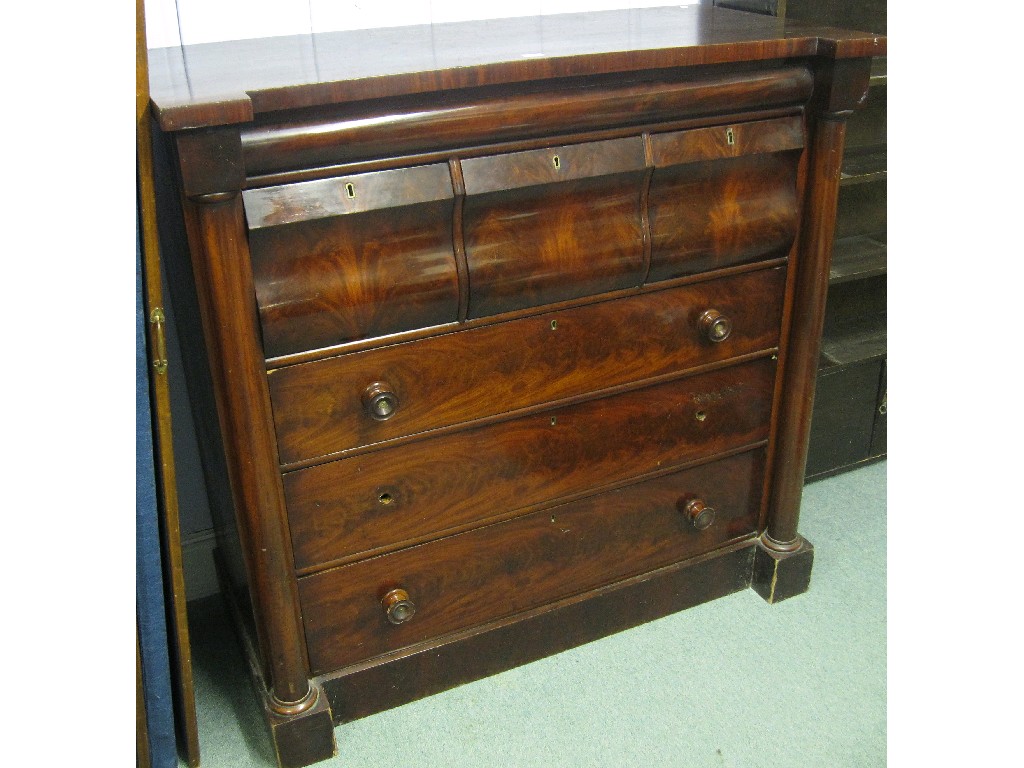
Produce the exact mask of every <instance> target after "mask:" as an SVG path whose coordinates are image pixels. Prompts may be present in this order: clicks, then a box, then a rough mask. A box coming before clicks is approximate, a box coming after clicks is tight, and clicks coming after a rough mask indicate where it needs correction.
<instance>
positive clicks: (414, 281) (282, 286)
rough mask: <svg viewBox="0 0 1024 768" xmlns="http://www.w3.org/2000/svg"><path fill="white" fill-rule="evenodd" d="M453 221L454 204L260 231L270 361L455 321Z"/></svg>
mask: <svg viewBox="0 0 1024 768" xmlns="http://www.w3.org/2000/svg"><path fill="white" fill-rule="evenodd" d="M441 168H442V169H443V170H444V172H445V176H447V175H448V172H447V169H446V168H444V166H441ZM452 215H453V199H452V198H450V197H449V198H448V199H446V200H440V201H437V202H431V203H422V204H419V205H406V206H403V207H401V208H383V209H377V210H369V211H367V212H365V213H358V214H351V215H345V216H335V217H332V218H327V219H315V220H310V221H305V222H302V223H300V224H291V225H287V226H280V227H270V228H266V229H256V230H253V231H252V232H251V233H250V238H249V240H250V248H251V251H252V265H253V278H254V280H255V287H256V297H257V300H258V302H259V311H260V322H261V325H262V328H263V350H264V354H265V356H266V357H274V356H278V355H286V354H289V353H293V352H301V351H304V350H310V349H318V348H320V347H327V346H331V345H333V344H339V343H342V342H345V341H352V340H354V339H361V338H366V337H370V336H380V335H384V334H387V333H393V332H396V331H403V330H408V329H411V328H423V327H427V326H432V325H439V324H441V323H446V322H453V321H455V320H456V319H457V317H458V311H459V276H458V269H457V266H456V263H455V251H454V244H453V242H452Z"/></svg>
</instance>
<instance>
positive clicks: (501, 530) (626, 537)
mask: <svg viewBox="0 0 1024 768" xmlns="http://www.w3.org/2000/svg"><path fill="white" fill-rule="evenodd" d="M763 472H764V451H763V450H760V449H759V450H756V451H754V452H749V453H742V454H739V455H736V456H732V457H730V458H728V459H723V460H721V461H719V462H715V463H713V464H708V465H704V466H702V467H700V468H698V469H691V470H687V471H683V472H680V473H676V474H671V475H665V476H663V477H659V478H657V479H655V480H651V481H648V482H646V483H642V484H640V485H636V486H629V487H626V488H620V489H618V490H615V491H611V492H609V493H606V494H601V495H598V496H595V497H591V498H588V499H583V500H579V501H576V502H573V503H570V504H566V505H562V506H557V507H553V508H551V509H546V510H542V511H539V512H536V513H533V514H530V515H526V516H525V517H521V518H517V519H515V520H511V521H508V522H505V523H499V524H496V525H493V526H488V527H485V528H478V529H476V530H473V531H469V532H466V533H462V534H459V535H457V536H453V537H450V538H447V539H443V540H441V541H436V542H431V543H429V544H424V545H422V546H418V547H413V548H411V549H406V550H403V551H401V552H397V553H393V554H389V555H384V556H382V557H376V558H372V559H370V560H366V561H363V562H361V563H355V564H352V565H349V566H345V567H342V568H337V569H332V570H329V571H326V572H324V573H321V574H316V575H314V576H308V577H305V578H302V579H300V580H299V590H300V594H301V600H302V606H303V619H304V625H305V628H306V638H307V641H308V643H309V651H310V665H311V668H312V671H313V673H314V674H319V673H322V672H325V671H329V670H331V669H334V668H337V667H339V666H343V665H346V664H352V663H355V662H357V661H361V660H363V659H367V658H372V657H373V656H376V655H379V654H381V653H385V652H387V651H392V650H395V649H397V648H401V647H404V646H407V645H411V644H413V643H416V642H419V641H422V640H424V639H427V638H430V637H433V636H437V635H441V634H445V633H448V632H452V631H457V630H459V629H462V628H464V627H468V626H472V625H474V624H480V623H483V622H486V621H491V620H493V619H496V618H499V617H501V616H504V615H508V614H511V613H516V612H519V611H524V610H527V609H530V608H533V607H535V606H538V605H542V604H544V603H546V602H549V601H551V600H556V599H558V598H561V597H565V596H568V595H571V594H573V593H575V592H579V591H582V590H586V589H593V588H595V587H599V586H602V585H605V584H609V583H612V582H615V581H618V580H620V579H623V578H626V577H629V576H632V575H635V574H638V573H642V572H644V571H647V570H651V569H654V568H657V567H660V566H663V565H667V564H669V563H672V562H676V561H679V560H682V559H685V558H687V557H692V556H693V555H695V554H699V553H702V552H708V551H711V550H713V549H715V548H717V547H719V546H721V545H722V544H724V543H726V542H728V541H730V540H733V539H736V538H737V537H740V536H743V535H745V534H750V533H752V532H753V531H754V530H755V528H756V525H757V518H758V510H759V504H760V496H761V481H762V476H763ZM695 497H700V498H702V499H704V500H705V501H706V502H707V503H708V505H710V506H713V507H714V508H715V509H716V512H717V518H716V522H715V523H714V524H713V525H712V526H711V527H710V528H708V529H706V530H704V531H697V530H696V529H695V528H694V527H693V526H692V525H691V524H690V522H689V520H688V519H687V518H686V516H685V515H684V514H683V512H682V511H681V508H682V507H683V506H684V505H685V504H686V502H687V501H689V500H690V499H692V498H695ZM395 587H400V588H402V589H404V590H405V591H406V592H408V593H409V597H410V598H411V599H412V600H413V601H414V602H415V603H416V614H415V616H413V618H412V619H410V620H409V621H408V622H406V623H404V624H401V625H397V626H396V625H393V624H391V623H390V622H389V621H388V620H387V618H386V617H385V615H384V612H383V610H382V608H381V604H380V597H381V594H383V593H384V592H386V591H388V590H389V589H393V588H395Z"/></svg>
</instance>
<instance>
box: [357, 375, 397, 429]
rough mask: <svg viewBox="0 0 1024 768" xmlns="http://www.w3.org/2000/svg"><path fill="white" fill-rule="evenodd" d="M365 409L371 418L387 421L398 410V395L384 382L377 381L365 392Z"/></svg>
mask: <svg viewBox="0 0 1024 768" xmlns="http://www.w3.org/2000/svg"><path fill="white" fill-rule="evenodd" d="M363 407H364V408H365V409H366V413H367V415H368V416H370V418H372V419H376V420H377V421H386V420H387V419H390V418H391V417H392V416H394V415H395V411H397V410H398V395H396V394H395V393H394V392H393V391H392V390H391V387H389V386H388V385H387V384H385V383H384V382H383V381H375V382H374V383H373V384H371V385H370V386H368V387H367V388H366V389H365V390H363Z"/></svg>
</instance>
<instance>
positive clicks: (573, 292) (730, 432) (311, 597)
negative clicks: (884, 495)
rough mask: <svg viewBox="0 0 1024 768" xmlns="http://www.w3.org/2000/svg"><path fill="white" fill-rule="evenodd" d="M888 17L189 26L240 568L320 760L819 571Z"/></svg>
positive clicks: (226, 484) (310, 750)
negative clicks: (299, 29) (876, 76)
mask: <svg viewBox="0 0 1024 768" xmlns="http://www.w3.org/2000/svg"><path fill="white" fill-rule="evenodd" d="M884 50H885V41H884V39H883V38H880V37H878V36H875V35H866V34H862V33H854V32H842V31H839V30H836V29H819V28H817V27H815V26H813V25H809V24H802V23H799V22H781V21H779V20H776V19H771V18H767V17H760V16H755V15H752V14H746V13H740V12H736V11H728V10H723V9H717V8H712V7H707V6H701V7H684V8H656V9H647V10H642V11H614V12H605V13H592V14H570V15H564V16H553V17H544V19H543V24H539V23H538V20H529V19H525V20H524V19H507V20H501V21H492V22H466V23H462V24H453V25H441V26H440V27H438V28H417V27H411V28H404V29H398V30H394V29H391V30H370V31H363V32H353V33H330V34H321V35H315V36H311V38H310V39H308V40H307V39H306V38H302V37H299V38H274V39H268V40H260V41H240V42H235V43H223V44H217V45H212V46H194V47H191V48H184V49H162V50H155V51H152V52H151V54H150V59H151V72H152V73H153V88H152V92H153V107H154V112H155V115H156V116H157V120H158V122H159V126H160V127H161V129H162V130H163V131H164V132H165V138H166V140H167V142H168V144H169V146H171V147H172V149H173V153H174V164H175V167H176V169H177V174H178V179H177V187H178V188H177V195H175V196H174V197H173V198H172V199H174V200H178V201H180V211H179V216H180V223H181V226H182V229H183V231H184V232H185V233H186V234H187V241H188V246H189V247H188V252H187V253H186V254H183V255H182V256H181V257H180V258H178V259H173V258H171V259H169V263H168V273H169V278H170V282H171V283H172V285H173V288H174V292H175V300H176V304H177V305H178V313H179V314H184V315H185V316H186V317H188V316H191V317H193V318H199V319H200V320H201V329H200V327H199V325H200V324H195V327H194V328H193V330H192V331H191V332H186V333H185V334H184V338H183V343H184V344H185V346H186V349H187V350H189V354H188V360H187V361H186V362H187V370H188V373H189V386H190V395H191V398H192V400H193V403H194V406H195V409H196V414H197V420H198V421H200V422H201V424H202V430H201V432H202V437H203V440H202V450H203V452H204V456H203V464H204V468H205V470H206V477H207V482H208V484H209V485H210V497H211V507H212V509H213V512H214V513H215V515H216V517H217V519H218V537H219V538H218V541H219V565H220V570H221V575H222V578H223V588H224V592H225V594H226V595H227V596H228V597H229V598H230V601H231V604H232V605H233V607H234V611H235V614H236V617H237V620H238V621H237V623H238V626H239V629H240V631H241V635H242V637H243V644H244V646H245V647H246V649H247V652H248V653H249V656H250V660H251V668H252V671H253V674H254V676H255V678H256V681H257V685H258V689H259V690H260V691H261V692H262V694H263V704H264V708H265V711H266V715H267V720H268V723H269V725H270V728H271V732H272V734H273V738H274V743H275V746H276V750H277V756H278V759H279V761H280V763H281V764H282V765H283V766H299V765H306V764H309V763H311V762H315V761H317V760H320V759H323V758H326V757H328V756H330V755H331V754H333V753H334V751H335V742H334V736H333V726H334V725H335V724H337V723H339V722H344V721H347V720H351V719H353V718H356V717H361V716H364V715H367V714H370V713H373V712H376V711H380V710H381V709H384V708H386V707H390V706H394V705H396V704H399V703H402V702H405V701H410V700H413V699H415V698H418V697H421V696H424V695H428V694H430V693H432V692H435V691H438V690H442V689H444V688H446V687H450V686H452V685H457V684H459V683H462V682H466V681H468V680H472V679H475V678H478V677H480V676H483V675H487V674H491V673H494V672H497V671H500V670H502V669H507V668H509V667H511V666H514V665H517V664H522V663H525V662H527V661H530V660H532V659H537V658H540V657H543V656H545V655H548V654H551V653H555V652H557V651H560V650H563V649H565V648H568V647H571V646H574V645H578V644H580V643H583V642H587V641H588V640H592V639H595V638H598V637H602V636H604V635H607V634H609V633H611V632H615V631H618V630H621V629H624V628H627V627H630V626H634V625H636V624H638V623H640V622H643V621H647V620H650V619H653V618H657V617H659V616H663V615H665V614H667V613H670V612H673V611H677V610H681V609H683V608H686V607H689V606H692V605H696V604H698V603H701V602H704V601H707V600H710V599H714V598H716V597H719V596H722V595H725V594H728V593H730V592H733V591H736V590H738V589H742V588H744V587H748V586H750V587H753V588H754V589H755V590H757V591H758V592H759V593H760V594H761V595H762V596H764V597H765V599H767V600H768V601H769V602H775V601H777V600H781V599H784V598H786V597H789V596H791V595H795V594H798V593H800V592H802V591H804V590H806V589H807V587H808V584H809V579H810V568H811V563H812V560H813V548H812V547H811V545H810V544H809V543H808V542H807V541H806V540H804V539H803V538H802V537H801V536H800V535H799V534H798V531H797V524H798V516H799V502H800V492H801V489H802V486H803V479H804V468H805V461H806V459H807V446H808V439H809V436H810V434H811V429H810V424H811V410H810V404H811V402H812V400H813V394H814V383H815V374H816V372H817V369H818V361H819V359H820V358H821V355H822V354H823V353H824V354H829V351H828V349H827V345H826V347H823V346H822V344H821V332H822V328H823V326H824V327H825V328H826V329H830V328H832V326H833V325H835V324H842V323H843V322H844V319H843V318H842V317H838V316H837V317H833V316H831V315H829V314H828V313H827V312H826V310H825V297H826V292H827V290H828V284H829V271H828V265H829V262H830V255H831V250H832V244H833V239H834V236H835V233H836V212H837V199H838V198H839V197H840V196H841V192H840V187H841V184H842V181H841V178H840V163H839V158H840V157H841V156H842V150H843V146H844V140H845V135H846V131H847V128H846V125H847V119H848V118H849V116H850V115H851V114H852V113H853V111H854V110H855V109H856V108H857V107H858V105H859V104H860V103H861V102H862V101H863V97H864V94H865V93H866V92H867V91H868V82H869V77H870V65H871V57H872V56H875V55H878V54H880V53H884ZM353 51H373V52H374V53H375V54H376V55H374V56H353V55H352V52H353ZM538 51H543V52H544V53H543V55H535V54H536V53H537V52H538ZM309 56H312V57H313V59H312V61H314V62H315V66H312V65H311V64H310V60H309ZM172 226H173V225H172ZM856 298H857V297H856V296H855V297H854V298H851V299H850V300H851V301H854V300H856ZM830 311H831V310H830ZM878 375H879V376H881V375H882V374H881V368H880V369H879V372H878ZM875 434H876V432H874V431H873V432H871V434H870V435H868V437H867V442H868V443H869V444H870V443H871V440H872V439H874V437H875Z"/></svg>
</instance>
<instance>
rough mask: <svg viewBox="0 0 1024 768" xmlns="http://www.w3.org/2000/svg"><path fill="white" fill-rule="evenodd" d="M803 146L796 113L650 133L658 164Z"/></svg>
mask: <svg viewBox="0 0 1024 768" xmlns="http://www.w3.org/2000/svg"><path fill="white" fill-rule="evenodd" d="M803 146H804V128H803V119H802V118H801V117H799V116H794V117H784V118H780V119H777V120H757V121H755V122H751V123H735V124H726V125H721V126H714V127H713V128H697V129H694V130H689V131H675V132H673V133H660V134H655V135H653V136H651V156H652V157H653V159H654V165H655V167H657V168H663V167H666V166H670V165H682V164H683V163H696V162H700V161H702V160H723V159H727V158H732V157H741V156H743V155H757V154H763V153H766V152H784V151H786V150H789V149H802V148H803Z"/></svg>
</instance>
